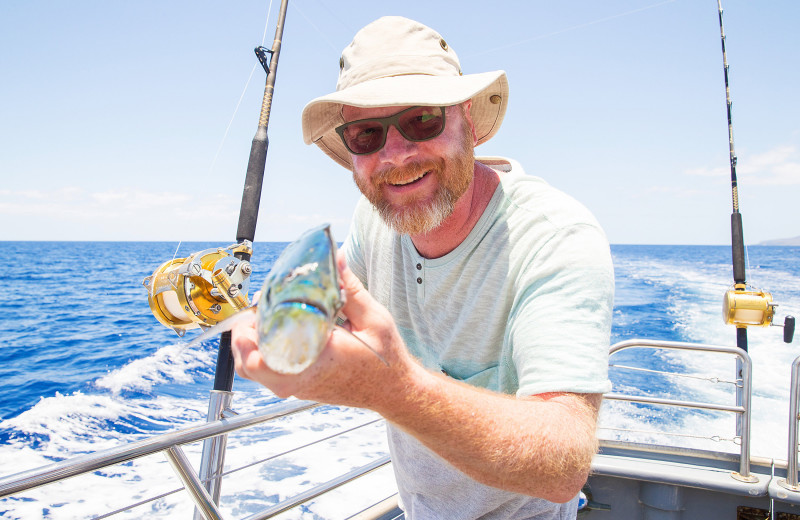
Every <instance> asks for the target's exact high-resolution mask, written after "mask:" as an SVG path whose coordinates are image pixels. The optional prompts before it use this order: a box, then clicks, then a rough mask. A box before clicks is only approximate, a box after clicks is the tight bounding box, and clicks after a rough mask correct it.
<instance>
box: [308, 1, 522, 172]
mask: <svg viewBox="0 0 800 520" xmlns="http://www.w3.org/2000/svg"><path fill="white" fill-rule="evenodd" d="M339 69H340V70H339V81H338V83H337V84H336V92H334V93H332V94H329V95H327V96H322V97H319V98H316V99H314V100H313V101H311V102H310V103H308V104H307V105H306V106H305V108H304V109H303V140H304V141H305V143H306V144H311V143H315V144H316V145H317V146H319V147H320V148H321V149H322V151H323V152H325V153H326V154H328V155H329V156H330V157H331V158H332V159H333V160H334V161H336V162H337V163H339V164H341V165H342V166H344V167H345V168H348V169H352V163H351V160H350V154H349V153H348V151H347V149H346V148H345V147H344V143H342V141H341V138H340V137H339V135H338V134H336V131H335V130H334V129H335V128H336V127H337V126H339V125H341V124H342V123H344V118H343V117H342V105H351V106H356V107H362V108H371V107H385V106H405V105H422V106H448V105H456V104H459V103H463V102H464V101H467V100H468V99H472V110H471V114H472V120H473V122H474V123H475V129H476V131H477V134H478V144H481V143H483V142H485V141H488V140H489V139H490V138H491V137H492V136H493V135H494V134H496V133H497V131H498V129H499V128H500V123H501V122H502V121H503V116H504V115H505V113H506V105H507V103H508V80H507V78H506V73H505V72H504V71H502V70H498V71H494V72H484V73H482V74H468V75H466V76H464V75H462V74H461V65H460V63H459V61H458V56H456V53H455V51H453V49H452V48H451V47H450V45H448V44H447V42H445V40H444V38H442V37H441V35H440V34H439V33H437V32H436V31H434V30H433V29H431V28H430V27H427V26H425V25H422V24H421V23H419V22H415V21H413V20H409V19H408V18H403V17H400V16H385V17H383V18H379V19H378V20H376V21H374V22H372V23H371V24H369V25H367V26H366V27H364V28H363V29H361V30H360V31H359V32H358V33H357V34H356V36H355V38H353V41H352V42H351V43H350V45H349V46H348V47H347V48H346V49H345V50H344V51H343V52H342V57H341V59H340V60H339Z"/></svg>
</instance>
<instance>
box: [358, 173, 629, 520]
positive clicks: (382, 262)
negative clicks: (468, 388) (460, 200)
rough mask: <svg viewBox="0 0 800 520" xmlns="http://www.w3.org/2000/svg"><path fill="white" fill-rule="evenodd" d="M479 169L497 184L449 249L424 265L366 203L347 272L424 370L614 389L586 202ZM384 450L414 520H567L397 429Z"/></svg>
mask: <svg viewBox="0 0 800 520" xmlns="http://www.w3.org/2000/svg"><path fill="white" fill-rule="evenodd" d="M479 160H480V161H481V162H483V163H484V164H487V165H488V166H490V167H492V168H494V169H495V170H497V171H498V172H499V174H500V184H499V185H498V187H497V189H496V191H495V193H494V195H493V196H492V199H491V201H490V203H489V205H488V207H487V208H486V210H485V211H484V213H483V215H482V216H481V218H480V220H479V221H478V223H477V224H476V225H475V227H474V228H473V229H472V231H471V232H470V234H469V236H468V237H467V238H466V240H464V241H463V242H462V243H461V244H460V245H459V246H458V247H457V248H456V249H455V250H453V251H451V252H450V253H448V254H447V255H445V256H443V257H441V258H435V259H426V258H423V257H422V256H420V255H419V254H418V253H417V251H416V249H415V247H414V245H413V243H412V242H411V239H410V238H409V237H408V236H402V235H398V234H397V233H395V232H393V231H392V230H390V229H389V228H388V227H387V226H386V224H385V223H384V222H383V221H382V220H381V218H380V216H379V215H378V214H377V212H376V211H375V209H374V208H373V207H372V205H371V204H370V203H369V202H368V201H366V199H363V198H362V199H361V201H360V202H359V204H358V205H357V207H356V211H355V215H354V219H353V225H352V228H351V231H350V234H349V235H348V238H347V240H346V242H345V246H344V247H345V251H346V254H347V261H348V265H349V266H350V268H351V269H352V270H353V272H354V273H355V275H356V276H357V277H358V278H360V279H361V281H362V282H363V283H364V284H365V285H366V286H367V288H368V289H369V292H370V293H371V294H372V295H373V297H375V298H376V299H377V300H378V301H379V302H380V303H381V304H383V305H384V306H386V307H387V308H388V309H389V311H390V312H391V314H392V316H393V317H394V319H395V321H396V323H397V326H398V329H399V330H400V333H401V335H402V337H403V339H404V341H405V343H406V345H407V346H408V349H409V351H410V352H411V353H412V354H413V355H414V356H416V357H417V358H418V359H419V360H420V362H421V363H422V364H423V365H424V366H425V367H427V368H429V369H432V370H437V371H442V372H444V373H445V374H447V375H448V376H450V377H453V378H455V379H458V380H461V381H464V382H466V383H468V384H472V385H475V386H480V387H484V388H488V389H490V390H495V391H498V392H503V393H506V394H516V395H517V396H528V395H533V394H539V393H543V392H576V393H604V392H608V391H610V389H611V384H610V382H609V381H608V347H609V341H610V330H611V315H612V305H613V303H612V300H613V291H614V275H613V267H612V264H611V254H610V251H609V246H608V241H607V239H606V237H605V235H604V233H603V231H602V230H601V229H600V226H599V225H598V224H597V222H596V220H595V219H594V217H593V216H592V215H591V214H590V213H589V211H588V210H586V209H585V208H584V207H583V206H582V205H580V204H579V203H578V202H576V201H575V200H574V199H572V198H571V197H569V196H567V195H565V194H564V193H562V192H560V191H558V190H556V189H555V188H553V187H551V186H550V185H548V184H547V183H546V182H544V181H543V180H542V179H540V178H537V177H533V176H529V175H525V173H524V172H523V171H522V168H521V167H520V166H519V164H517V163H515V162H513V161H509V160H505V159H503V160H501V159H479ZM389 441H390V449H391V450H392V458H393V461H394V466H395V472H396V474H397V480H398V487H399V488H400V495H401V500H402V502H403V503H404V506H405V508H406V511H407V515H408V516H409V517H410V518H415V519H416V518H451V519H456V518H465V519H466V518H478V517H481V518H484V516H482V515H486V514H490V516H486V517H485V518H493V516H491V512H496V513H497V515H498V516H497V517H498V518H528V517H530V516H531V514H532V513H534V512H538V513H543V514H544V515H545V516H543V517H542V518H562V514H564V513H567V514H572V515H574V504H573V503H571V505H568V506H563V507H562V506H560V505H556V504H551V503H549V502H546V501H543V500H538V499H532V498H531V497H525V496H522V495H516V494H513V493H507V492H504V491H500V490H497V489H494V488H490V487H487V486H483V485H482V484H478V483H477V482H475V481H473V480H472V479H469V477H466V476H465V475H463V474H461V473H460V472H458V470H456V469H455V468H453V467H452V466H450V465H449V464H448V463H447V462H445V461H444V460H443V459H440V458H439V457H438V456H436V455H435V454H433V453H432V452H429V451H428V450H427V449H426V448H425V447H423V446H422V445H421V444H419V443H418V442H417V441H416V440H415V439H413V438H411V437H409V436H408V435H406V434H404V433H402V432H400V431H399V430H397V429H396V428H392V427H390V432H389ZM534 477H535V476H534ZM532 478H533V477H532ZM573 502H574V501H573ZM517 506H519V507H517ZM509 507H511V509H509ZM520 507H521V509H520ZM565 507H567V508H568V510H567V509H565ZM510 510H518V511H519V516H508V514H507V513H508V511H510ZM415 511H416V513H415ZM545 511H551V513H545ZM569 511H571V512H569ZM501 512H502V514H501ZM434 513H435V514H434ZM525 515H527V516H525ZM537 518H538V517H537ZM564 518H566V517H564Z"/></svg>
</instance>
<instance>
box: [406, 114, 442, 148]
mask: <svg viewBox="0 0 800 520" xmlns="http://www.w3.org/2000/svg"><path fill="white" fill-rule="evenodd" d="M398 126H399V127H400V129H401V130H402V131H403V133H404V134H405V135H406V138H408V139H411V140H414V141H425V140H427V139H432V138H434V137H436V136H437V135H439V134H440V133H442V130H444V118H443V117H442V109H441V107H417V108H415V109H412V110H409V111H408V112H405V113H403V114H401V115H400V120H399V121H398Z"/></svg>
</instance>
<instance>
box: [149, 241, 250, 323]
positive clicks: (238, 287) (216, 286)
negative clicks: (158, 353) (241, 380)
mask: <svg viewBox="0 0 800 520" xmlns="http://www.w3.org/2000/svg"><path fill="white" fill-rule="evenodd" d="M237 253H244V254H246V255H248V256H249V255H251V254H252V253H253V248H252V243H251V242H249V241H244V242H243V243H241V244H234V245H231V246H228V247H226V248H216V249H206V250H204V251H199V252H197V253H194V254H192V255H191V256H189V257H187V258H176V259H174V260H169V261H167V262H164V263H163V264H161V265H160V266H159V267H158V269H156V270H155V272H153V274H152V275H151V276H148V277H147V278H145V279H144V281H143V282H142V285H144V286H145V287H146V288H147V301H148V303H149V304H150V310H151V311H153V315H154V316H155V317H156V319H157V320H158V321H159V322H161V323H162V324H163V325H165V326H166V327H169V328H171V329H173V330H174V331H175V332H176V333H177V334H178V336H183V335H184V334H185V333H186V331H187V330H189V329H193V328H197V327H201V328H203V329H205V328H208V327H212V326H214V325H216V324H217V323H219V322H220V321H222V320H224V319H226V318H229V317H230V316H233V315H234V314H235V313H236V312H238V311H239V310H241V309H244V308H246V307H248V306H249V305H250V302H249V300H248V298H247V291H248V290H249V288H250V273H251V272H252V268H251V266H250V262H248V261H247V260H242V259H239V258H236V257H235V256H234V254H237Z"/></svg>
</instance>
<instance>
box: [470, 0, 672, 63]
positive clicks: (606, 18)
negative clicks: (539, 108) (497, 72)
mask: <svg viewBox="0 0 800 520" xmlns="http://www.w3.org/2000/svg"><path fill="white" fill-rule="evenodd" d="M674 1H675V0H666V1H664V2H659V3H657V4H652V5H648V6H645V7H640V8H638V9H634V10H632V11H626V12H624V13H619V14H614V15H611V16H606V17H605V18H600V19H598V20H594V21H592V22H586V23H582V24H579V25H573V26H572V27H567V28H565V29H561V30H558V31H554V32H551V33H547V34H542V35H540V36H534V37H533V38H526V39H524V40H520V41H518V42H515V43H509V44H506V45H502V46H500V47H494V48H492V49H486V50H484V51H481V52H478V53H474V54H471V56H482V55H484V54H489V53H491V52H495V51H500V50H505V49H509V48H511V47H518V46H520V45H523V44H525V43H530V42H533V41H536V40H544V39H545V38H550V37H551V36H557V35H559V34H563V33H565V32H570V31H574V30H577V29H583V28H584V27H589V26H590V25H596V24H599V23H603V22H607V21H609V20H613V19H615V18H622V17H623V16H628V15H631V14H636V13H639V12H642V11H647V10H648V9H654V8H656V7H660V6H662V5H665V4H670V3H672V2H674Z"/></svg>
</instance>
